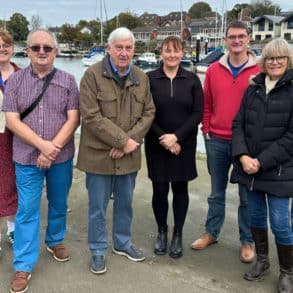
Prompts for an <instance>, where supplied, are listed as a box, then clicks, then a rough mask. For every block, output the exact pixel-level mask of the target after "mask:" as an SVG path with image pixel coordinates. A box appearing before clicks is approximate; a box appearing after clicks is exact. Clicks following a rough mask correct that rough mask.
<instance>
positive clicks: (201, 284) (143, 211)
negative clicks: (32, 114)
mask: <svg viewBox="0 0 293 293" xmlns="http://www.w3.org/2000/svg"><path fill="white" fill-rule="evenodd" d="M197 164H198V173H199V177H198V178H197V179H196V180H194V181H192V182H191V183H190V185H189V191H190V205H189V212H188V216H187V219H186V223H185V226H184V233H183V241H184V255H183V257H182V258H180V259H177V260H176V259H172V258H170V257H169V256H168V255H165V256H156V255H155V254H154V253H153V244H154V241H155V238H156V232H157V231H156V224H155V221H154V217H153V213H152V208H151V193H152V191H151V183H150V181H149V179H148V178H147V174H146V167H145V160H143V168H142V170H141V171H140V172H139V175H138V177H137V185H136V190H135V196H134V202H133V207H134V220H133V226H132V228H133V229H132V230H133V242H134V244H135V245H136V246H138V247H139V248H141V249H142V250H143V251H144V252H145V254H146V256H147V258H146V260H145V261H144V262H141V263H135V262H132V261H129V260H128V259H127V258H125V257H123V256H118V255H114V254H113V253H112V252H111V249H110V248H109V251H108V254H107V257H106V261H107V267H108V271H107V273H106V274H104V275H94V274H92V273H91V272H90V271H89V261H90V254H89V251H88V248H87V205H88V200H87V193H86V189H85V176H84V174H83V173H82V172H80V171H79V170H77V169H75V170H74V180H73V185H72V189H71V193H70V197H69V206H70V208H71V209H72V212H71V213H69V214H68V231H67V235H66V240H65V242H64V243H65V245H66V246H67V247H68V249H69V251H70V253H71V260H70V261H69V262H66V263H58V262H56V261H54V259H53V258H52V256H51V255H50V254H49V253H48V252H47V251H46V249H45V245H44V243H43V239H44V238H43V236H44V229H45V227H46V215H47V207H46V197H45V194H44V197H43V203H42V226H41V230H42V242H41V246H40V257H39V261H38V263H37V265H36V267H35V269H34V271H33V273H32V278H31V281H30V288H29V291H28V292H30V293H63V292H64V293H69V292H74V293H78V292H83V293H91V292H97V293H104V292H105V293H109V292H120V293H150V292H152V293H157V292H158V293H159V292H171V293H173V292H174V293H179V292H180V293H191V292H196V293H197V292H219V293H224V292H231V293H232V292H233V293H242V292H243V293H244V292H250V291H251V292H254V293H261V292H265V293H271V292H276V284H277V280H278V262H277V257H276V248H275V245H274V243H273V238H272V235H270V240H271V241H270V242H271V245H270V257H271V272H270V274H269V275H267V276H266V277H265V279H264V280H263V281H258V282H248V281H245V280H244V279H242V275H243V273H244V272H245V271H246V270H247V269H248V268H249V266H250V265H248V264H243V263H241V262H240V261H239V247H240V244H239V234H238V227H237V205H238V196H237V187H236V186H235V185H229V188H228V192H227V204H226V220H225V224H224V227H223V229H222V232H221V235H220V239H219V242H218V243H217V244H214V245H212V246H210V247H209V248H208V249H206V250H203V251H193V250H191V249H190V244H191V243H192V241H193V240H195V239H196V238H197V237H199V236H200V235H201V233H202V232H203V231H204V223H205V219H206V214H207V195H208V193H209V191H210V181H209V176H208V174H207V169H206V162H205V156H204V155H202V154H199V155H198V156H197ZM171 198H172V197H171V195H169V200H170V199H171ZM171 207H172V206H171V201H170V208H171ZM111 215H112V201H111V202H110V205H109V210H108V226H109V230H111ZM169 215H170V216H169V227H170V229H169V230H170V238H171V230H172V226H173V215H172V210H171V209H170V213H169ZM109 235H111V232H110V233H109ZM110 247H111V243H110ZM2 248H3V255H2V257H1V258H0V293H6V292H9V285H10V281H11V278H12V276H13V268H12V249H11V247H10V246H9V244H8V243H5V242H3V243H2Z"/></svg>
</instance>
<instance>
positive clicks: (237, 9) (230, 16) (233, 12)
mask: <svg viewBox="0 0 293 293" xmlns="http://www.w3.org/2000/svg"><path fill="white" fill-rule="evenodd" d="M246 8H248V9H249V10H250V11H251V7H250V5H249V4H248V3H242V4H236V5H234V7H233V8H232V10H230V11H228V19H229V20H234V19H238V14H239V13H240V12H241V11H242V10H243V9H246Z"/></svg>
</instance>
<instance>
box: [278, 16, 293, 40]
mask: <svg viewBox="0 0 293 293" xmlns="http://www.w3.org/2000/svg"><path fill="white" fill-rule="evenodd" d="M281 37H282V38H284V39H286V40H287V41H292V40H293V11H291V13H288V15H287V16H286V17H285V18H284V19H283V20H282V21H281Z"/></svg>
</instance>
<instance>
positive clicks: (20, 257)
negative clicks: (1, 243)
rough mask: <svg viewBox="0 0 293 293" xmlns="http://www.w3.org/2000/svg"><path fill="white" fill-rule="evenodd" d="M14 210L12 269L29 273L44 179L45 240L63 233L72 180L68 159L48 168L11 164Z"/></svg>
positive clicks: (50, 242) (37, 244)
mask: <svg viewBox="0 0 293 293" xmlns="http://www.w3.org/2000/svg"><path fill="white" fill-rule="evenodd" d="M15 174H16V187H17V192H18V209H17V213H16V217H15V231H14V245H13V251H14V261H13V264H14V269H15V271H24V272H31V271H32V269H33V267H34V265H35V263H36V262H37V259H38V256H39V247H40V214H41V199H42V191H43V185H44V179H45V178H46V188H47V199H48V218H47V221H48V222H47V228H46V234H45V243H46V244H47V245H48V246H53V245H56V244H59V243H61V242H62V241H63V239H64V236H65V232H66V210H67V196H68V193H69V189H70V187H71V182H72V159H70V160H68V161H66V162H64V163H60V164H54V165H52V166H51V167H50V168H49V169H39V168H37V167H36V166H34V165H26V166H25V165H20V164H18V163H15Z"/></svg>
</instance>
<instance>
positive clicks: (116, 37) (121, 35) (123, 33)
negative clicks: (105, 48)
mask: <svg viewBox="0 0 293 293" xmlns="http://www.w3.org/2000/svg"><path fill="white" fill-rule="evenodd" d="M127 39H132V42H133V45H134V44H135V37H134V35H133V33H132V31H130V30H129V29H128V28H126V27H118V28H116V29H115V30H113V31H112V32H111V33H110V35H109V37H108V45H111V44H112V43H113V42H114V41H122V40H127Z"/></svg>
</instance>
